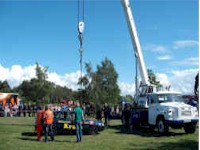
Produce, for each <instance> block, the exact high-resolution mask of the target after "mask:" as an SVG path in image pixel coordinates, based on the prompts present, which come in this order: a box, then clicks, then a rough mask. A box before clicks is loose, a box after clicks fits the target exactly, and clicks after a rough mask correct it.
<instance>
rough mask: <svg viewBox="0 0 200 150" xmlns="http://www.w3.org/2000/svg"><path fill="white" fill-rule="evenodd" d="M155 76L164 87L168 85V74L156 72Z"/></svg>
mask: <svg viewBox="0 0 200 150" xmlns="http://www.w3.org/2000/svg"><path fill="white" fill-rule="evenodd" d="M156 78H157V80H158V81H160V84H162V85H163V86H164V87H166V86H169V85H170V81H169V78H168V76H167V75H166V74H164V73H157V74H156Z"/></svg>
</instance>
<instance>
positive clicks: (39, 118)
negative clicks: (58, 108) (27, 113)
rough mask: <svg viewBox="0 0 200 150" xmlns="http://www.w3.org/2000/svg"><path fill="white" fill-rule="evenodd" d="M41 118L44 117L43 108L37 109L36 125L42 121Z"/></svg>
mask: <svg viewBox="0 0 200 150" xmlns="http://www.w3.org/2000/svg"><path fill="white" fill-rule="evenodd" d="M43 118H44V111H43V110H38V111H37V117H36V125H40V124H42V123H43Z"/></svg>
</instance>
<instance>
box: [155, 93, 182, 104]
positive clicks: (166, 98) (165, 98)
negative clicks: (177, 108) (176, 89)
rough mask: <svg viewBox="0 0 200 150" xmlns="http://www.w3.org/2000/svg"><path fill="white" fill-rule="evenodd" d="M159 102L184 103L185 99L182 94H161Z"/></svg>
mask: <svg viewBox="0 0 200 150" xmlns="http://www.w3.org/2000/svg"><path fill="white" fill-rule="evenodd" d="M158 102H159V103H163V102H183V99H182V96H181V95H180V94H161V95H158Z"/></svg>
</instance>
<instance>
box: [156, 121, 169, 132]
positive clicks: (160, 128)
mask: <svg viewBox="0 0 200 150" xmlns="http://www.w3.org/2000/svg"><path fill="white" fill-rule="evenodd" d="M157 128H158V133H159V134H160V135H166V134H167V133H168V131H169V126H168V125H167V123H166V122H165V120H164V119H163V118H159V119H158V120H157Z"/></svg>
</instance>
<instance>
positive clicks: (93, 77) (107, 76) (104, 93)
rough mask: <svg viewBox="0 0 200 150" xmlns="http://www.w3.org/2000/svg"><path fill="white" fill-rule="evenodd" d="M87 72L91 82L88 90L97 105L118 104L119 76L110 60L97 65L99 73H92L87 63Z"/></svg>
mask: <svg viewBox="0 0 200 150" xmlns="http://www.w3.org/2000/svg"><path fill="white" fill-rule="evenodd" d="M86 71H87V74H86V77H87V79H88V81H89V84H87V88H86V89H87V90H88V91H89V92H88V93H89V95H90V97H91V98H92V99H93V101H94V102H95V103H96V104H103V103H105V102H107V103H116V102H117V101H118V100H119V95H120V90H119V87H118V85H117V79H118V74H117V72H116V70H115V68H114V65H113V63H112V62H111V61H110V60H108V59H107V58H105V60H103V61H102V62H101V64H100V65H97V71H92V67H91V64H90V63H87V64H86Z"/></svg>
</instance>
